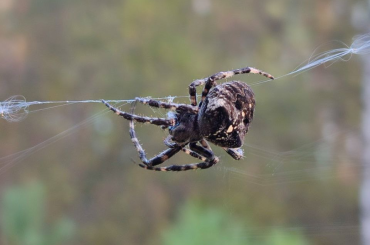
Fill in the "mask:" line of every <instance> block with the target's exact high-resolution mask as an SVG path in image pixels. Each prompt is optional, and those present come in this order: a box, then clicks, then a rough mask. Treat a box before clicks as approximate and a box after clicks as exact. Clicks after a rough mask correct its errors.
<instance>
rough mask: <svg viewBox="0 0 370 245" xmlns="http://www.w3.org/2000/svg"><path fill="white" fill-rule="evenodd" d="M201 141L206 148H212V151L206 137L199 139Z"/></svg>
mask: <svg viewBox="0 0 370 245" xmlns="http://www.w3.org/2000/svg"><path fill="white" fill-rule="evenodd" d="M199 143H200V144H201V145H202V146H203V147H204V148H206V149H208V150H211V151H212V149H211V147H210V146H209V144H208V142H207V140H205V139H201V140H200V141H199Z"/></svg>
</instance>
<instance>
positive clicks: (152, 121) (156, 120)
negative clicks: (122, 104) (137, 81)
mask: <svg viewBox="0 0 370 245" xmlns="http://www.w3.org/2000/svg"><path fill="white" fill-rule="evenodd" d="M102 102H103V103H104V104H105V105H106V106H107V107H108V108H109V109H110V110H111V111H113V112H114V113H116V114H117V115H118V116H121V117H123V118H125V119H127V120H135V121H137V122H140V123H150V124H154V125H157V126H164V127H169V126H172V125H173V124H174V120H173V119H166V118H152V117H141V116H137V115H134V114H132V113H127V112H124V111H121V110H119V109H117V108H115V107H113V106H111V105H110V104H109V103H108V102H106V101H105V100H102Z"/></svg>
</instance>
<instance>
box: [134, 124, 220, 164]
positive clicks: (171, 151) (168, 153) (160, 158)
mask: <svg viewBox="0 0 370 245" xmlns="http://www.w3.org/2000/svg"><path fill="white" fill-rule="evenodd" d="M129 124H130V137H131V141H132V143H133V144H134V145H135V147H136V150H137V152H138V153H139V157H140V160H141V161H142V162H143V164H139V166H140V167H142V168H145V169H148V170H155V171H185V170H191V169H205V168H209V167H212V166H213V165H215V164H216V163H217V162H218V161H219V159H218V158H217V157H213V158H212V159H207V158H203V157H201V156H199V155H198V154H197V153H196V152H193V151H191V150H189V149H185V150H184V152H185V153H187V154H189V155H190V156H192V157H195V158H198V159H206V161H203V162H201V163H193V164H186V165H171V166H168V167H154V166H156V165H158V164H161V163H163V162H165V161H166V160H168V159H169V158H171V157H172V156H173V155H175V154H176V153H178V152H179V151H180V150H182V149H183V146H180V145H177V144H176V145H173V144H171V146H172V148H168V149H167V150H165V151H163V152H161V153H160V154H158V155H157V156H155V157H153V158H152V159H150V160H147V158H146V154H145V151H144V149H143V148H142V146H141V144H140V142H139V140H138V139H137V137H136V133H135V125H134V121H133V120H130V123H129Z"/></svg>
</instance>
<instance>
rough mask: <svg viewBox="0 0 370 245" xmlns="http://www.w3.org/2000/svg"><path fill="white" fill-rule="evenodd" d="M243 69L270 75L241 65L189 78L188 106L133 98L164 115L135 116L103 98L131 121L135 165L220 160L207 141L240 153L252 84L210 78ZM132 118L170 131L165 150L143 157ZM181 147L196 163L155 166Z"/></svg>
mask: <svg viewBox="0 0 370 245" xmlns="http://www.w3.org/2000/svg"><path fill="white" fill-rule="evenodd" d="M245 73H253V74H261V75H263V76H265V77H268V78H270V79H274V77H273V76H271V75H270V74H268V73H266V72H263V71H261V70H258V69H255V68H251V67H245V68H241V69H236V70H231V71H225V72H218V73H216V74H214V75H212V76H210V77H207V78H204V79H199V80H195V81H193V82H192V83H191V84H190V85H189V94H190V102H191V103H190V105H188V104H176V103H171V102H169V103H166V102H163V101H158V100H153V99H150V98H136V101H138V102H140V103H142V104H145V105H149V106H152V107H157V108H164V109H169V110H171V111H170V112H169V113H168V117H167V118H152V117H144V116H138V115H135V114H133V111H134V107H133V108H132V111H131V113H127V112H123V111H120V110H119V109H117V108H115V107H113V106H111V105H110V104H109V103H107V102H106V101H104V100H102V102H103V103H104V104H105V105H106V106H107V107H108V108H109V109H110V110H112V111H113V112H114V113H116V114H117V115H119V116H122V117H123V118H125V119H127V120H129V121H130V123H129V125H130V137H131V141H132V142H133V144H134V145H135V147H136V150H137V151H138V153H139V157H140V160H141V161H142V163H140V164H139V166H140V167H142V168H145V169H148V170H156V171H185V170H190V169H206V168H209V167H212V166H213V165H215V164H216V163H217V162H219V158H218V157H217V156H215V154H214V153H213V151H212V149H211V148H210V146H209V144H208V142H207V141H209V142H212V143H213V144H215V145H216V146H220V147H222V148H223V149H224V150H225V151H226V152H227V153H228V154H229V155H230V156H231V157H232V158H234V159H235V160H240V159H242V158H243V150H242V149H241V148H240V147H241V146H242V145H243V141H244V137H245V135H246V133H247V132H248V128H249V124H250V123H251V122H252V119H253V112H254V107H255V99H254V93H253V91H252V89H251V87H249V86H248V85H247V84H246V83H244V82H240V81H231V82H226V83H223V84H220V85H217V84H216V82H215V81H216V80H221V79H226V78H229V77H232V76H234V75H238V74H245ZM200 85H204V88H203V92H202V97H201V101H200V103H199V105H198V104H197V96H196V87H197V86H200ZM134 121H136V122H140V123H150V124H154V125H157V126H161V127H162V128H163V129H168V131H169V136H168V137H167V138H166V139H165V140H164V144H165V145H166V146H167V147H168V149H166V150H164V151H163V152H161V153H159V154H158V155H156V156H155V157H153V158H151V159H149V160H148V159H147V157H146V153H145V151H144V149H143V148H142V146H141V144H140V143H139V141H138V139H137V137H136V133H135V129H134ZM186 146H188V147H186ZM180 151H182V152H185V153H186V154H188V155H190V156H192V157H194V158H197V159H199V160H201V162H200V163H192V164H185V165H171V166H167V167H156V166H157V165H159V164H161V163H163V162H165V161H166V160H168V159H169V158H171V157H172V156H173V155H175V154H176V153H178V152H180Z"/></svg>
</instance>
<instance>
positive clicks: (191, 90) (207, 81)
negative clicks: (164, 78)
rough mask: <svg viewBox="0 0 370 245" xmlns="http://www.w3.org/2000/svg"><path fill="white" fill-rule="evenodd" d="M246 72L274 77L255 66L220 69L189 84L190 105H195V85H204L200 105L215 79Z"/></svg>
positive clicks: (213, 84) (214, 83)
mask: <svg viewBox="0 0 370 245" xmlns="http://www.w3.org/2000/svg"><path fill="white" fill-rule="evenodd" d="M246 73H252V74H260V75H263V76H265V77H268V78H270V79H274V77H273V76H272V75H270V74H268V73H266V72H264V71H261V70H258V69H256V68H252V67H244V68H241V69H236V70H231V71H221V72H218V73H216V74H213V75H212V76H210V77H207V78H203V79H198V80H195V81H193V82H192V83H191V84H190V85H189V94H190V101H191V105H193V106H195V105H197V98H196V87H197V86H200V85H204V84H205V86H204V88H203V91H202V100H201V102H200V103H199V107H200V106H201V103H202V102H203V101H204V99H205V98H206V96H207V94H208V92H209V90H210V89H211V88H212V87H213V86H215V85H216V82H215V81H217V80H221V79H226V78H230V77H232V76H235V75H239V74H246Z"/></svg>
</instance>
